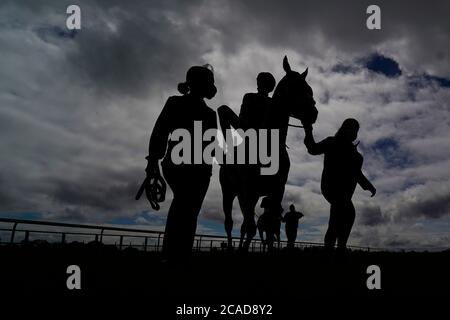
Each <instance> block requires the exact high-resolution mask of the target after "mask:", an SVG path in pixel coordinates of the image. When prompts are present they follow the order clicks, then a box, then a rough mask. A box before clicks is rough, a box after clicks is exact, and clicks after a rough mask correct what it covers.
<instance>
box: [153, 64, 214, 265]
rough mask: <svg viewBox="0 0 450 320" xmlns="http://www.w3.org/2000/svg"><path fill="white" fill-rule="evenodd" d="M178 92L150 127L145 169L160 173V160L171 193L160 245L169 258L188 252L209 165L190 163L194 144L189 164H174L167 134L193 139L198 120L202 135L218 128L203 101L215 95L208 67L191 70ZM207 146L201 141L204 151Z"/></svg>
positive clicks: (168, 101)
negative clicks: (181, 132) (186, 134)
mask: <svg viewBox="0 0 450 320" xmlns="http://www.w3.org/2000/svg"><path fill="white" fill-rule="evenodd" d="M178 91H179V92H180V93H182V94H183V95H182V96H172V97H170V98H169V99H168V100H167V102H166V104H165V106H164V108H163V110H162V111H161V114H160V115H159V117H158V120H157V121H156V124H155V127H154V128H153V132H152V135H151V138H150V144H149V156H148V157H147V160H148V165H147V169H146V171H147V173H149V172H153V173H155V172H156V173H159V165H158V162H159V160H160V159H162V158H163V160H162V162H161V167H162V171H163V174H164V178H165V179H166V181H167V183H168V184H169V186H170V188H171V189H172V191H173V200H172V204H171V206H170V209H169V212H168V215H167V222H166V228H165V234H164V242H163V252H164V254H165V255H166V256H168V257H173V256H184V255H187V254H189V253H190V252H191V250H192V245H193V241H194V237H195V231H196V228H197V216H198V214H199V212H200V208H201V206H202V202H203V199H204V197H205V195H206V191H207V190H208V186H209V181H210V177H211V172H212V165H210V164H206V163H204V162H202V163H201V164H193V163H194V148H193V147H194V143H193V141H191V145H192V149H191V161H190V163H189V164H187V163H182V164H175V163H173V162H172V159H171V152H172V149H173V147H174V146H175V145H176V144H177V143H179V141H178V140H177V139H176V140H175V141H172V140H171V137H170V135H171V133H172V132H173V131H174V130H176V129H186V130H188V131H189V133H190V136H191V140H192V139H193V138H194V121H201V123H202V131H203V132H202V136H203V133H204V132H205V131H206V130H208V129H217V123H216V122H217V121H216V113H215V111H213V110H212V109H211V108H209V107H208V106H207V105H206V103H205V101H204V98H207V99H211V98H213V97H214V96H215V94H216V92H217V89H216V87H215V85H214V74H213V72H212V71H211V70H210V69H209V68H208V67H206V66H194V67H191V68H190V69H189V70H188V72H187V74H186V82H184V83H180V84H179V85H178ZM206 145H207V143H205V142H203V148H205V146H206ZM202 151H203V149H202ZM202 154H203V152H202ZM202 159H203V157H202ZM202 161H203V160H202Z"/></svg>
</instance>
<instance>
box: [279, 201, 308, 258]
mask: <svg viewBox="0 0 450 320" xmlns="http://www.w3.org/2000/svg"><path fill="white" fill-rule="evenodd" d="M302 217H303V213H301V212H298V211H295V206H294V205H293V204H291V205H290V206H289V211H288V212H286V214H285V215H284V217H283V219H282V221H283V222H284V223H285V228H286V237H287V241H288V242H287V247H288V248H289V249H292V248H294V245H295V240H296V239H297V229H298V220H300V219H301V218H302Z"/></svg>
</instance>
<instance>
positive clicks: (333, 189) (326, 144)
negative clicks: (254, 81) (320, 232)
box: [304, 118, 376, 252]
mask: <svg viewBox="0 0 450 320" xmlns="http://www.w3.org/2000/svg"><path fill="white" fill-rule="evenodd" d="M304 129H305V146H306V148H307V149H308V152H309V153H310V154H312V155H320V154H324V155H325V158H324V163H323V172H322V183H321V189H322V194H323V196H324V197H325V199H326V200H327V201H328V202H329V203H330V220H329V222H328V230H327V232H326V234H325V248H326V249H327V250H333V249H334V246H335V243H336V241H337V248H338V251H339V252H343V251H345V249H346V246H347V240H348V238H349V236H350V232H351V230H352V226H353V222H354V221H355V207H354V206H353V202H352V196H353V193H354V192H355V188H356V185H357V184H359V185H360V186H361V187H362V188H363V189H364V190H368V191H370V192H371V193H372V197H373V196H374V195H375V193H376V189H375V187H374V186H373V185H372V183H370V181H369V180H368V179H367V178H366V177H365V176H364V174H363V173H362V171H361V168H362V164H363V156H362V155H361V154H360V153H359V152H358V150H357V146H358V144H354V143H353V142H354V141H355V140H356V138H357V136H358V131H359V123H358V121H357V120H355V119H352V118H350V119H346V120H345V121H344V122H343V123H342V126H341V127H340V128H339V130H338V131H337V132H336V134H335V135H334V136H333V137H328V138H326V139H324V140H322V141H320V142H317V143H316V142H315V141H314V137H313V133H312V131H313V129H312V126H311V125H305V126H304Z"/></svg>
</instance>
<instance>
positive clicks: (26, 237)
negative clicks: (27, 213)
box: [23, 230, 30, 243]
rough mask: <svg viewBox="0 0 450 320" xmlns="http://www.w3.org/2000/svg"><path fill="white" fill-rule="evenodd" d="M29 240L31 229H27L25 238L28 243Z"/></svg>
mask: <svg viewBox="0 0 450 320" xmlns="http://www.w3.org/2000/svg"><path fill="white" fill-rule="evenodd" d="M29 240H30V231H29V230H27V231H25V239H24V240H23V241H24V242H25V243H28V241H29Z"/></svg>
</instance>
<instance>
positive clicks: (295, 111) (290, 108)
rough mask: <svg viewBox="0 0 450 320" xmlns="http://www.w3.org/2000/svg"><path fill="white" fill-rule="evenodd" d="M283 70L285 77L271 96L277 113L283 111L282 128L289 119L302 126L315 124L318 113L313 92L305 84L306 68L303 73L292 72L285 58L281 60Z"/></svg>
mask: <svg viewBox="0 0 450 320" xmlns="http://www.w3.org/2000/svg"><path fill="white" fill-rule="evenodd" d="M283 69H284V71H285V72H286V75H285V76H284V77H283V78H282V79H281V80H280V81H279V83H278V85H277V87H276V89H275V92H274V94H273V99H274V102H275V104H276V105H277V109H278V110H279V111H285V112H284V114H285V117H284V120H283V124H282V126H284V125H286V126H287V122H288V121H289V117H293V118H296V119H298V120H300V121H301V122H302V123H303V124H313V123H315V122H316V120H317V115H318V111H317V108H316V101H315V100H314V96H313V90H312V88H311V86H310V85H309V84H308V83H307V82H306V76H307V75H308V68H306V70H305V71H304V72H303V73H299V72H297V71H293V70H292V69H291V66H290V65H289V61H288V59H287V57H286V56H285V57H284V59H283ZM286 117H287V122H286Z"/></svg>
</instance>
